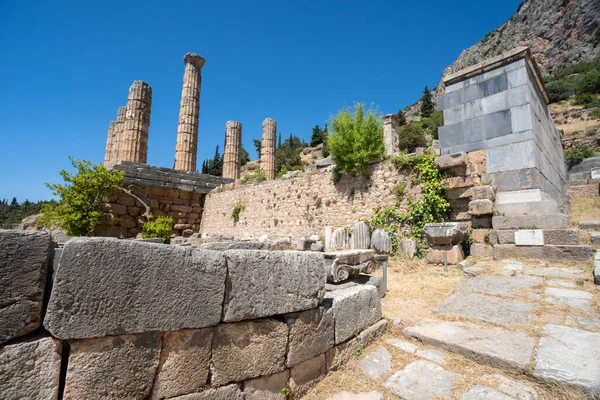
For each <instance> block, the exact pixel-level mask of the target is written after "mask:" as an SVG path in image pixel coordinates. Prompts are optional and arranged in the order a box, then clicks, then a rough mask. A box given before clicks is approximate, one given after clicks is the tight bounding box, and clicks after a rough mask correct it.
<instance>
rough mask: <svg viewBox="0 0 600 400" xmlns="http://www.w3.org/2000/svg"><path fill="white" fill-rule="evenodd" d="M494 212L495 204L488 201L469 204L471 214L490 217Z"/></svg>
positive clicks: (474, 201) (483, 200) (476, 201)
mask: <svg viewBox="0 0 600 400" xmlns="http://www.w3.org/2000/svg"><path fill="white" fill-rule="evenodd" d="M493 212H494V203H492V201H491V200H488V199H482V200H471V201H470V202H469V214H471V215H489V214H492V213H493Z"/></svg>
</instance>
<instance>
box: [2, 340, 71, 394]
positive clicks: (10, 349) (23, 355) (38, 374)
mask: <svg viewBox="0 0 600 400" xmlns="http://www.w3.org/2000/svg"><path fill="white" fill-rule="evenodd" d="M61 351H62V346H61V343H60V342H59V341H58V340H54V339H52V338H51V337H44V338H39V337H38V338H34V339H30V340H27V341H24V342H19V343H13V344H9V345H6V346H4V347H0V377H2V379H0V393H1V395H0V397H2V398H3V399H5V400H21V399H49V400H56V399H58V386H59V375H60V358H61Z"/></svg>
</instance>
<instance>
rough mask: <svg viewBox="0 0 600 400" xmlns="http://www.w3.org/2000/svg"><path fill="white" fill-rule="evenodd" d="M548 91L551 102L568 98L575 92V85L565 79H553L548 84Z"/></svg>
mask: <svg viewBox="0 0 600 400" xmlns="http://www.w3.org/2000/svg"><path fill="white" fill-rule="evenodd" d="M546 91H547V92H548V97H549V98H550V102H551V103H556V102H558V101H561V100H567V99H568V98H569V97H571V96H572V95H573V93H574V92H575V90H574V88H573V85H570V84H568V83H567V82H564V81H552V82H548V83H547V84H546Z"/></svg>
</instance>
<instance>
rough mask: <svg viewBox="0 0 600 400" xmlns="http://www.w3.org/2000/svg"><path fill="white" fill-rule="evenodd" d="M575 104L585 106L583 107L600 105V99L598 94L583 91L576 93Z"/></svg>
mask: <svg viewBox="0 0 600 400" xmlns="http://www.w3.org/2000/svg"><path fill="white" fill-rule="evenodd" d="M573 104H575V105H577V106H583V108H592V107H598V106H600V101H598V100H597V99H596V96H594V95H593V94H591V93H581V94H577V95H575V100H574V101H573Z"/></svg>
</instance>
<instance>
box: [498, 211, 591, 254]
mask: <svg viewBox="0 0 600 400" xmlns="http://www.w3.org/2000/svg"><path fill="white" fill-rule="evenodd" d="M494 218H495V217H494ZM593 255H594V249H593V248H592V246H583V245H579V246H555V245H547V246H517V245H514V244H497V245H495V246H494V258H495V259H496V260H504V259H507V258H533V259H538V260H545V261H554V262H575V261H591V260H592V257H593Z"/></svg>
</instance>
